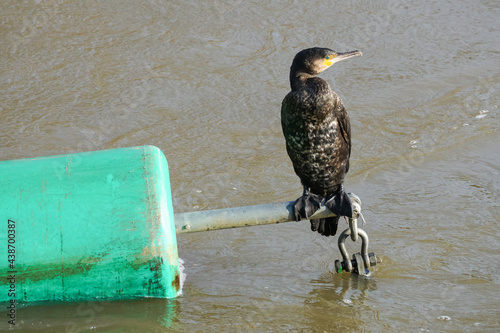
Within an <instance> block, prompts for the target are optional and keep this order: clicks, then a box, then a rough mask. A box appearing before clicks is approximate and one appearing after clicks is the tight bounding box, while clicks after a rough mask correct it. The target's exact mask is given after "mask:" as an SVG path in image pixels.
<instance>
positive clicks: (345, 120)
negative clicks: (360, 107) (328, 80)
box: [336, 99, 351, 173]
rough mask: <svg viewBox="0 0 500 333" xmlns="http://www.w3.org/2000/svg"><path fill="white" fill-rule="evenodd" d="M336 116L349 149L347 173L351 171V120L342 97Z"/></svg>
mask: <svg viewBox="0 0 500 333" xmlns="http://www.w3.org/2000/svg"><path fill="white" fill-rule="evenodd" d="M336 117H337V121H338V123H339V126H340V133H341V134H342V138H343V139H344V142H345V143H346V145H347V149H348V151H349V155H348V160H347V165H346V171H345V172H346V173H347V171H349V157H350V156H351V121H350V119H349V115H348V114H347V111H346V109H345V107H344V104H343V103H342V101H341V100H340V99H339V101H338V104H337V112H336Z"/></svg>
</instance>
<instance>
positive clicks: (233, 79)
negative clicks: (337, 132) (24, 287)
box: [0, 0, 500, 332]
mask: <svg viewBox="0 0 500 333" xmlns="http://www.w3.org/2000/svg"><path fill="white" fill-rule="evenodd" d="M499 15H500V4H499V3H498V1H494V0H483V1H465V0H458V1H447V0H436V1H422V2H419V3H407V2H404V1H399V0H389V1H379V2H372V1H336V2H335V3H328V2H324V1H323V2H322V1H307V2H295V1H235V2H226V1H212V2H207V3H201V2H198V1H160V0H152V1H106V2H101V1H69V0H58V1H56V0H46V1H41V0H40V1H14V0H11V1H2V2H1V3H0V45H1V47H0V88H1V92H2V93H1V95H0V119H1V122H0V160H8V159H17V158H26V157H34V156H43V155H53V154H63V153H71V152H79V151H89V150H100V149H110V148H117V147H128V146H137V145H145V144H152V145H156V146H158V147H159V148H161V149H162V151H163V152H164V153H165V155H166V156H167V159H168V161H169V165H170V172H171V185H172V192H173V197H174V210H175V212H185V211H193V210H204V209H215V208H225V207H233V206H244V205H254V204H262V203H269V202H279V201H289V200H294V199H295V198H296V197H297V196H298V195H299V194H300V191H301V189H300V184H299V180H298V178H297V177H296V176H295V175H294V173H293V169H292V166H291V163H290V162H289V160H288V157H287V156H286V152H285V147H284V139H283V137H282V134H281V128H280V121H279V110H280V104H281V100H282V98H283V97H284V96H285V95H286V93H287V92H288V91H289V84H288V70H289V66H290V63H291V60H292V59H293V56H294V55H295V53H296V52H297V51H299V50H300V49H303V48H306V47H312V46H323V47H330V48H333V49H335V50H338V51H348V50H354V49H359V50H361V51H362V52H363V57H358V58H353V59H349V60H347V61H345V62H341V63H338V64H336V65H334V67H333V68H331V69H330V70H328V71H327V72H325V73H323V74H322V75H321V77H323V78H324V79H325V80H327V81H328V82H329V83H330V84H331V86H332V87H333V89H334V90H335V91H336V92H337V93H338V94H339V95H340V96H341V97H342V99H343V100H344V103H345V105H346V107H347V108H348V111H349V113H350V117H351V122H352V137H353V148H352V160H351V170H350V172H349V174H348V176H347V180H346V188H347V189H348V190H349V191H351V192H354V193H356V194H357V195H358V196H360V197H361V199H362V202H363V212H364V216H365V218H366V220H367V224H366V225H365V226H364V227H363V228H364V229H365V230H366V231H367V232H368V234H369V236H370V250H371V251H375V253H377V255H379V256H380V257H381V258H382V259H383V263H382V264H381V265H378V266H376V267H375V268H374V269H373V277H372V278H370V279H361V278H359V277H356V276H351V275H349V274H341V275H339V274H334V273H332V270H333V261H334V260H335V259H337V258H339V257H340V255H339V253H338V250H337V248H336V238H325V237H320V236H319V235H317V234H314V233H312V232H310V230H309V227H308V223H307V222H304V223H287V224H281V225H273V226H260V227H251V228H242V229H232V230H221V231H214V232H207V233H197V234H185V235H180V236H179V237H178V247H179V254H180V257H181V258H182V259H183V260H184V261H185V264H184V265H185V273H186V274H187V277H186V281H185V283H184V288H183V292H184V294H183V296H182V297H179V298H178V299H176V300H169V301H166V300H156V299H152V300H136V301H126V302H84V303H79V304H74V303H70V304H41V305H38V306H30V307H25V308H22V309H18V312H17V325H16V327H15V329H16V330H17V331H24V332H93V331H97V332H333V331H335V332H340V331H342V332H498V331H500V322H499V319H498V318H500V310H499V308H500V278H499V275H498V274H499V273H500V264H499V262H500V245H499V241H500V233H499V231H498V230H499V221H500V203H499V202H500V200H499V196H500V132H499V130H498V128H499V127H500V126H499V125H500V116H499V110H498V103H499V95H500V91H499V88H500V84H499V81H500V80H499V79H500V54H499V49H500V38H499V36H500V31H499V30H500V24H499V23H498V17H499ZM341 227H342V228H343V227H344V226H343V225H342V226H341ZM350 250H354V247H352V246H351V247H350ZM2 314H4V312H2ZM2 317H3V319H1V320H0V330H9V325H8V324H7V319H6V317H5V316H4V315H2Z"/></svg>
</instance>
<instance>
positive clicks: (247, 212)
mask: <svg viewBox="0 0 500 333" xmlns="http://www.w3.org/2000/svg"><path fill="white" fill-rule="evenodd" d="M349 197H350V198H351V201H353V203H354V202H357V203H358V202H359V209H361V202H360V200H359V198H358V196H357V195H355V194H352V193H349ZM293 203H294V201H285V202H278V203H272V204H264V205H255V206H243V207H233V208H225V209H215V210H204V211H196V212H188V213H177V214H175V216H174V220H175V232H176V233H177V234H183V233H188V232H198V231H210V230H218V229H228V228H238V227H249V226H253V225H264V224H273V223H284V222H292V221H295V219H294V217H293ZM330 216H335V214H333V213H332V212H330V210H329V209H328V208H326V207H325V206H321V208H320V209H319V210H318V211H317V212H316V213H314V214H313V215H312V216H310V217H309V218H310V219H315V218H325V217H330Z"/></svg>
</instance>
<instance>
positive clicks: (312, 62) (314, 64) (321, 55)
mask: <svg viewBox="0 0 500 333" xmlns="http://www.w3.org/2000/svg"><path fill="white" fill-rule="evenodd" d="M361 55H362V53H361V52H360V51H358V50H356V51H349V52H335V51H333V50H331V49H327V48H323V47H313V48H310V49H305V50H302V51H300V52H299V53H297V54H296V55H295V58H294V59H293V62H292V67H291V68H292V71H293V70H294V71H296V72H303V73H307V74H309V75H313V76H314V75H318V74H319V73H321V72H323V71H325V70H326V69H328V68H329V67H330V66H332V65H333V64H334V63H336V62H339V61H341V60H344V59H348V58H351V57H356V56H361Z"/></svg>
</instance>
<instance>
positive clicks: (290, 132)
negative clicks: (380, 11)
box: [281, 47, 361, 236]
mask: <svg viewBox="0 0 500 333" xmlns="http://www.w3.org/2000/svg"><path fill="white" fill-rule="evenodd" d="M360 55H361V52H360V51H351V52H345V53H338V52H335V51H333V50H330V49H327V48H319V47H314V48H310V49H305V50H302V51H300V52H299V53H297V55H296V56H295V58H294V59H293V62H292V66H291V67H290V86H291V88H292V91H290V92H289V93H288V95H286V97H285V98H284V99H283V103H282V106H281V125H282V128H283V134H284V136H285V139H286V150H287V152H288V156H289V157H290V159H291V160H292V163H293V168H294V170H295V173H296V174H297V176H299V178H300V180H301V182H302V185H303V186H304V193H303V195H302V196H301V197H300V198H298V199H297V200H296V201H295V203H294V215H295V219H296V220H297V221H299V220H301V219H308V218H309V216H311V215H312V214H314V212H315V211H316V210H317V209H319V207H320V205H321V202H322V201H323V199H324V200H325V201H324V204H325V206H326V207H328V209H330V211H332V212H333V213H335V214H336V215H337V216H335V217H330V218H326V219H317V220H311V230H313V231H318V232H319V233H320V234H322V235H324V236H333V235H335V233H336V232H337V224H338V220H339V217H340V216H347V217H352V206H351V202H350V200H349V196H348V195H347V194H346V193H345V192H344V186H343V182H344V177H345V174H346V173H347V171H348V170H349V157H350V155H351V125H350V122H349V115H348V114H347V111H346V110H345V108H344V104H343V103H342V100H341V99H340V97H339V96H338V95H337V94H336V93H335V92H334V91H332V90H331V89H330V87H329V85H328V83H327V82H326V81H325V80H323V79H321V78H319V77H316V75H318V74H319V73H321V72H323V71H324V70H326V69H328V68H329V67H330V66H331V65H333V64H334V63H336V62H338V61H340V60H344V59H347V58H350V57H354V56H360Z"/></svg>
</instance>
